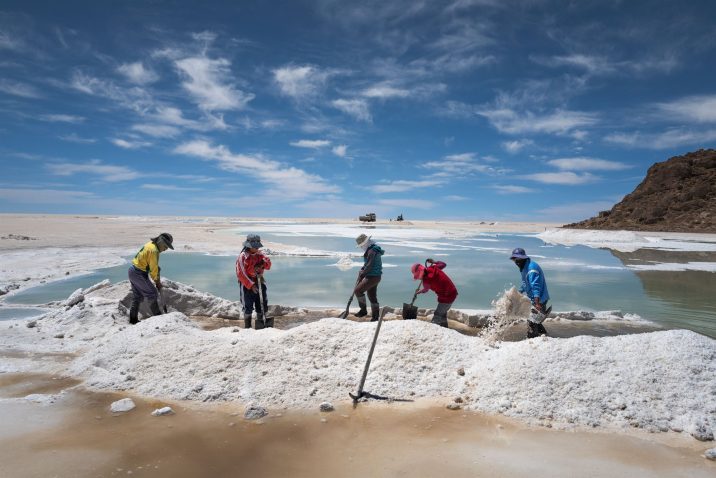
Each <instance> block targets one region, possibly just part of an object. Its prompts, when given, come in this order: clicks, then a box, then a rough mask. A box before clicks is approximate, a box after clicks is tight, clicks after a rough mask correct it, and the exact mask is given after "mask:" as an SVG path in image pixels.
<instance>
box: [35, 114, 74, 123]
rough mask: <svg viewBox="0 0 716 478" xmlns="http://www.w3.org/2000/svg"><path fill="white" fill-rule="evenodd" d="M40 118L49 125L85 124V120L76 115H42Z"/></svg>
mask: <svg viewBox="0 0 716 478" xmlns="http://www.w3.org/2000/svg"><path fill="white" fill-rule="evenodd" d="M38 118H39V119H40V120H41V121H47V122H49V123H73V124H76V123H82V122H84V120H85V118H84V117H82V116H75V115H64V114H59V115H58V114H46V115H40V116H38Z"/></svg>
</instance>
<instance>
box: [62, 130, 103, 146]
mask: <svg viewBox="0 0 716 478" xmlns="http://www.w3.org/2000/svg"><path fill="white" fill-rule="evenodd" d="M58 138H60V139H61V140H62V141H67V142H69V143H79V144H92V143H96V142H97V140H96V139H94V138H82V137H81V136H78V135H77V134H76V133H71V134H67V135H60V136H58Z"/></svg>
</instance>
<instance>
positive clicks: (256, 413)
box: [244, 403, 268, 420]
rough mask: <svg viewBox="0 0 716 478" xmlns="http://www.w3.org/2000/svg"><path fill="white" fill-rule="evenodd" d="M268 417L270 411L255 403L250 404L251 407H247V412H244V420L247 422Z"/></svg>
mask: <svg viewBox="0 0 716 478" xmlns="http://www.w3.org/2000/svg"><path fill="white" fill-rule="evenodd" d="M266 415H268V410H266V409H265V408H264V407H262V406H260V405H257V404H255V403H249V405H248V406H247V407H246V410H245V411H244V418H245V419H246V420H258V419H259V418H263V417H265V416H266Z"/></svg>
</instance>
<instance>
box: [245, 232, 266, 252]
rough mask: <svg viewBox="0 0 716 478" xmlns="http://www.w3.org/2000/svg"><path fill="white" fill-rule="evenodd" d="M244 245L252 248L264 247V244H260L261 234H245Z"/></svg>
mask: <svg viewBox="0 0 716 478" xmlns="http://www.w3.org/2000/svg"><path fill="white" fill-rule="evenodd" d="M244 247H250V248H252V249H258V248H259V247H264V245H263V244H261V236H259V235H258V234H249V235H248V236H246V240H245V241H244Z"/></svg>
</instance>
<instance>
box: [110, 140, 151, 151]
mask: <svg viewBox="0 0 716 478" xmlns="http://www.w3.org/2000/svg"><path fill="white" fill-rule="evenodd" d="M110 142H111V143H112V144H114V145H115V146H119V147H120V148H124V149H139V148H144V147H146V146H151V145H152V143H148V142H146V141H133V140H126V139H121V138H113V139H110Z"/></svg>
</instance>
